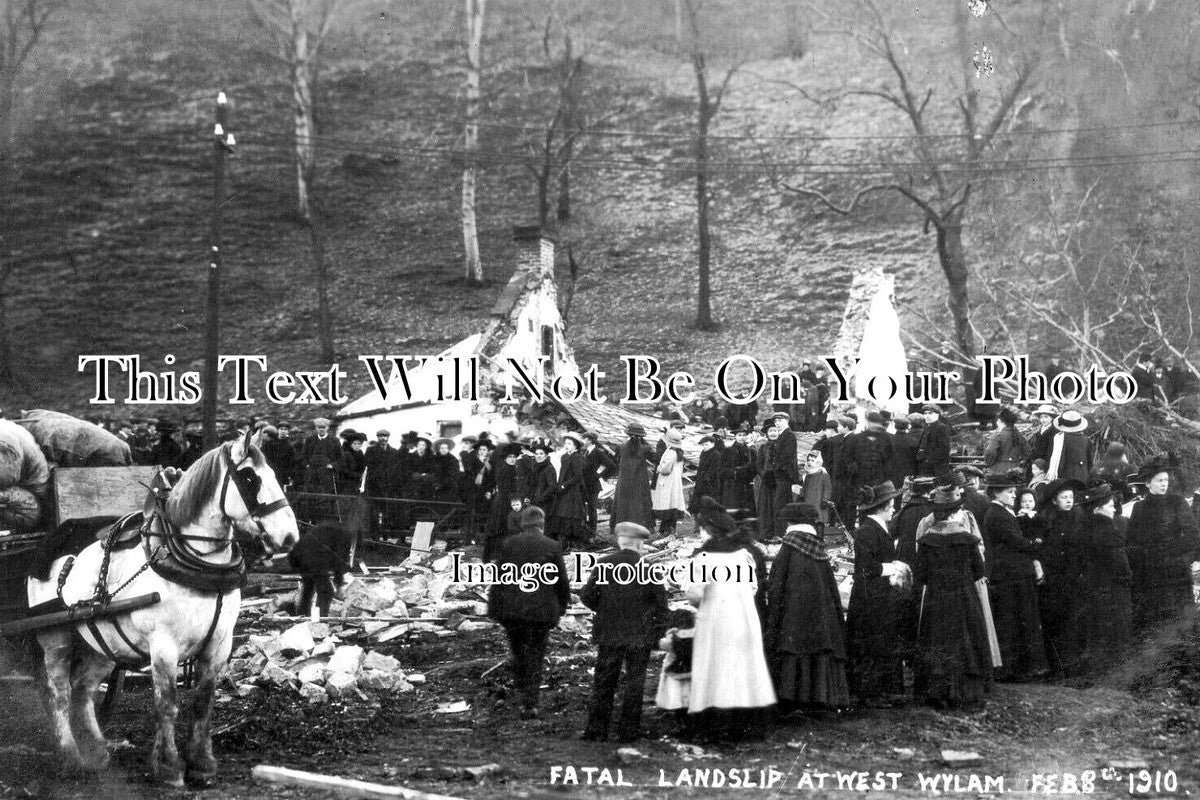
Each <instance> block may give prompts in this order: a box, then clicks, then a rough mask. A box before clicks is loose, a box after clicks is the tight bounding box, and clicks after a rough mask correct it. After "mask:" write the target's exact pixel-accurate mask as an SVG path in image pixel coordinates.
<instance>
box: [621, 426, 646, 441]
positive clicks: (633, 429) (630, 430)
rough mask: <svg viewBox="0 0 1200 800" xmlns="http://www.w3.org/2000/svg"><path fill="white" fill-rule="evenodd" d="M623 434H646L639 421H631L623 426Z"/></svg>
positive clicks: (642, 435)
mask: <svg viewBox="0 0 1200 800" xmlns="http://www.w3.org/2000/svg"><path fill="white" fill-rule="evenodd" d="M625 435H626V436H641V437H643V438H644V437H645V436H646V429H645V428H643V427H642V426H641V424H640V423H637V422H631V423H629V424H628V425H626V426H625Z"/></svg>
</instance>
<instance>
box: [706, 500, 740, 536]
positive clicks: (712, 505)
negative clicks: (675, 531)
mask: <svg viewBox="0 0 1200 800" xmlns="http://www.w3.org/2000/svg"><path fill="white" fill-rule="evenodd" d="M696 521H697V522H698V523H699V524H701V525H708V526H710V527H712V528H713V529H714V530H716V531H718V532H720V533H732V532H733V531H735V530H737V522H736V521H735V520H734V518H733V517H731V516H730V515H729V512H728V511H726V510H725V507H724V506H722V505H721V504H720V503H718V502H717V501H716V500H714V499H712V498H711V497H709V496H708V495H705V496H703V497H701V498H700V502H699V503H697V504H696Z"/></svg>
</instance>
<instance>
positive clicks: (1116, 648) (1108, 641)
mask: <svg viewBox="0 0 1200 800" xmlns="http://www.w3.org/2000/svg"><path fill="white" fill-rule="evenodd" d="M1085 608H1086V611H1087V613H1086V615H1085V618H1086V620H1087V639H1086V645H1085V648H1084V661H1085V663H1086V665H1087V668H1088V669H1089V670H1092V671H1102V670H1104V669H1107V668H1108V667H1111V666H1113V665H1116V664H1120V663H1121V662H1122V661H1123V659H1124V657H1125V654H1126V653H1127V652H1128V650H1129V644H1130V641H1131V640H1132V639H1133V601H1132V600H1131V599H1130V594H1129V587H1128V586H1120V585H1108V586H1100V587H1096V588H1094V589H1093V590H1092V592H1091V596H1090V597H1089V598H1088V601H1087V605H1086V606H1085Z"/></svg>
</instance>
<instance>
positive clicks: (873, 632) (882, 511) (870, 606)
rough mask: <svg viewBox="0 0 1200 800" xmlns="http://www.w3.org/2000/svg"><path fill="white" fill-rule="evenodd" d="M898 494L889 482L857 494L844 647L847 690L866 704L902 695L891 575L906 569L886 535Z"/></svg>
mask: <svg viewBox="0 0 1200 800" xmlns="http://www.w3.org/2000/svg"><path fill="white" fill-rule="evenodd" d="M899 496H900V492H899V491H897V490H896V487H895V486H894V485H893V484H892V482H891V481H886V482H884V483H882V484H880V485H879V486H874V487H863V489H861V490H860V497H859V503H858V513H859V517H860V520H861V522H860V524H859V526H858V528H856V529H855V531H854V585H853V586H852V587H851V589H850V608H849V611H848V613H847V615H846V616H847V619H846V633H847V638H848V641H849V649H850V686H851V689H852V690H853V692H854V694H855V695H856V696H857V697H858V698H859V699H860V700H864V701H867V702H879V701H884V700H886V699H887V697H886V696H887V695H902V694H904V665H903V663H902V656H901V652H900V639H899V637H898V636H897V631H898V630H899V624H900V604H899V600H900V593H899V591H898V590H897V588H896V587H895V586H893V585H892V581H891V577H892V576H893V575H895V574H897V573H898V572H900V571H905V572H907V571H908V565H907V564H905V563H904V562H903V561H899V560H898V559H897V557H896V545H895V543H894V542H893V540H892V535H891V534H890V533H888V522H890V521H891V519H892V516H893V515H894V514H895V505H894V504H893V501H894V500H895V499H896V498H897V497H899Z"/></svg>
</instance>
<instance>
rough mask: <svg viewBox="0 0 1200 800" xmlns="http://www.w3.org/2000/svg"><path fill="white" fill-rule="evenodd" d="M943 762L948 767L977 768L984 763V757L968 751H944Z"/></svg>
mask: <svg viewBox="0 0 1200 800" xmlns="http://www.w3.org/2000/svg"><path fill="white" fill-rule="evenodd" d="M942 762H943V763H944V764H945V765H946V766H948V767H977V766H979V765H980V764H982V763H983V756H981V755H979V753H976V752H973V751H967V750H943V751H942Z"/></svg>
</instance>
